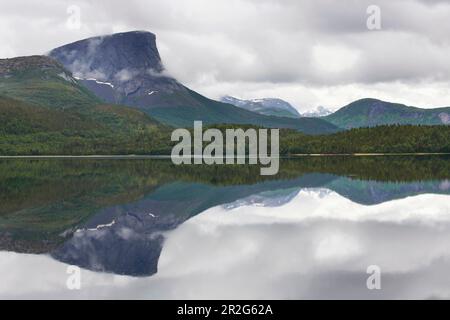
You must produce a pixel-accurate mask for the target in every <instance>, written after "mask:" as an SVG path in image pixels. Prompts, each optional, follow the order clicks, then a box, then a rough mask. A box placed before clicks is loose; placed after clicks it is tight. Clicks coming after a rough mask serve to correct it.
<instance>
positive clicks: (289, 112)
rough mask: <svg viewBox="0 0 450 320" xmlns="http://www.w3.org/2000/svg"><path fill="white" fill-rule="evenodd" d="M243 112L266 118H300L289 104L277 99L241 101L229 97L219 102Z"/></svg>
mask: <svg viewBox="0 0 450 320" xmlns="http://www.w3.org/2000/svg"><path fill="white" fill-rule="evenodd" d="M220 101H222V102H225V103H229V104H232V105H234V106H236V107H239V108H243V109H245V110H249V111H253V112H256V113H260V114H265V115H268V116H277V117H288V118H300V114H299V113H298V111H297V109H295V108H294V107H293V106H292V105H291V104H290V103H289V102H287V101H284V100H281V99H277V98H264V99H252V100H242V99H238V98H235V97H231V96H225V97H222V99H221V100H220Z"/></svg>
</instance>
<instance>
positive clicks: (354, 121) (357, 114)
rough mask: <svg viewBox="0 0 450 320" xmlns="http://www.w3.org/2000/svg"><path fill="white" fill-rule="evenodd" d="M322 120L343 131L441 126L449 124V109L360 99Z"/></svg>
mask: <svg viewBox="0 0 450 320" xmlns="http://www.w3.org/2000/svg"><path fill="white" fill-rule="evenodd" d="M322 119H324V120H326V121H329V122H330V123H333V124H334V125H336V126H338V127H340V128H343V129H350V128H360V127H373V126H378V125H389V124H413V125H442V124H450V107H448V108H436V109H421V108H416V107H409V106H406V105H403V104H398V103H390V102H385V101H381V100H377V99H362V100H357V101H355V102H352V103H350V104H349V105H347V106H345V107H343V108H341V109H339V110H338V111H336V112H335V113H333V114H331V115H329V116H326V117H323V118H322Z"/></svg>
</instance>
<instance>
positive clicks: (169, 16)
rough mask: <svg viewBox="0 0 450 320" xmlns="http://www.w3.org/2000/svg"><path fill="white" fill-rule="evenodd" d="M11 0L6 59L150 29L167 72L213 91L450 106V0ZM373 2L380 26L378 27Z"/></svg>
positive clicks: (3, 29) (299, 100)
mask: <svg viewBox="0 0 450 320" xmlns="http://www.w3.org/2000/svg"><path fill="white" fill-rule="evenodd" d="M0 2H1V3H0V5H1V10H0V57H1V58H6V57H14V56H19V55H30V54H42V53H45V52H47V51H49V50H50V49H52V48H54V47H57V46H60V45H62V44H65V43H68V42H72V41H76V40H79V39H83V38H87V37H90V36H96V35H102V34H108V33H114V32H120V31H130V30H147V31H151V32H153V33H155V34H156V36H157V44H158V47H159V51H160V53H161V56H162V59H163V63H164V64H165V66H166V68H167V70H168V72H169V73H170V74H172V75H173V76H174V77H176V78H177V79H178V80H180V81H181V82H182V83H184V84H185V85H187V86H189V87H191V88H193V89H195V90H197V91H199V92H200V93H202V94H205V95H207V96H209V97H211V98H219V97H220V96H222V95H226V94H229V95H233V96H237V97H239V98H262V97H279V98H282V99H285V100H287V101H289V102H291V103H292V104H293V105H294V106H295V107H297V108H298V109H299V110H300V111H304V110H309V109H314V108H315V107H317V106H318V105H323V106H326V107H330V108H337V107H341V106H343V105H345V104H347V103H349V102H351V101H353V100H355V99H359V98H364V97H375V98H380V99H384V100H389V101H395V102H401V103H406V104H409V105H415V106H419V107H436V106H450V19H449V17H450V1H439V0H369V1H366V0H361V1H357V0H340V1H335V0H304V1H302V0H285V1H283V0H278V1H275V0H223V1H222V0H150V1H149V0H127V1H123V0H122V1H119V0H113V1H111V0H108V1H98V0H95V1H94V0H81V1H75V0H72V1H66V0H40V1H39V2H37V1H25V0H15V1H6V0H0ZM74 5H75V6H77V7H78V8H79V9H80V20H79V21H80V24H77V23H76V21H77V20H76V19H75V20H74V17H75V16H76V9H75V11H74V10H73V6H74ZM370 5H377V6H378V7H379V8H380V13H381V29H380V30H369V28H368V27H367V19H368V18H371V17H372V16H371V15H370V14H368V13H367V8H368V7H369V6H370ZM74 21H75V22H74ZM371 21H372V20H371Z"/></svg>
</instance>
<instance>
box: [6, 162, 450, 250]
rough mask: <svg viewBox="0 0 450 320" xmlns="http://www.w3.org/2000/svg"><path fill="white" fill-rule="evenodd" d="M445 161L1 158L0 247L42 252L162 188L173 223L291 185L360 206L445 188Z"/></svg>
mask: <svg viewBox="0 0 450 320" xmlns="http://www.w3.org/2000/svg"><path fill="white" fill-rule="evenodd" d="M449 160H450V158H448V157H437V156H433V157H431V156H423V157H394V156H388V157H337V156H336V157H305V158H297V159H291V160H287V159H285V160H282V161H281V163H280V171H279V173H278V175H276V176H260V175H259V166H257V165H253V166H248V165H234V166H228V165H222V166H205V165H203V166H202V165H200V166H199V165H186V166H174V165H173V164H172V163H171V162H170V161H168V160H80V159H77V160H75V159H72V160H71V159H66V160H56V159H53V160H25V159H21V160H12V159H11V160H1V161H0V249H8V250H14V251H21V252H48V251H49V250H51V249H52V248H55V247H56V246H58V245H59V244H61V243H62V242H64V241H66V240H67V237H70V236H71V234H72V233H73V231H74V230H75V229H76V228H78V227H80V226H82V225H83V224H85V223H87V222H88V221H89V220H92V218H93V216H95V215H96V214H97V213H98V212H99V211H100V210H102V209H105V208H108V207H113V206H118V205H122V204H127V203H138V202H139V201H143V200H145V199H147V198H149V197H150V198H151V197H152V195H153V196H155V195H157V194H158V195H161V194H162V192H165V195H164V197H165V199H166V204H167V203H169V204H171V203H173V208H172V209H174V210H175V204H176V203H177V202H179V201H181V200H182V199H183V201H185V202H184V207H183V206H179V203H178V206H176V208H177V209H176V210H184V211H185V212H183V213H182V214H180V221H176V223H181V222H182V221H184V220H185V219H187V218H189V217H190V216H192V215H194V214H197V213H199V212H200V211H202V210H205V209H207V208H208V207H210V206H214V205H218V204H223V203H227V202H231V201H235V200H238V199H240V198H243V197H247V196H250V195H252V194H257V193H260V192H265V191H268V190H282V189H288V188H293V187H297V188H301V187H319V186H322V187H327V188H330V189H333V190H335V191H336V192H338V193H340V194H342V195H344V196H346V197H348V198H350V199H351V200H353V201H357V202H360V203H366V204H373V203H377V202H382V201H387V200H390V199H393V198H398V197H403V196H407V195H411V194H418V193H423V192H433V193H448V192H450V191H449V187H448V184H449V182H448V180H447V179H450V164H449V163H450V162H449ZM338 176H344V177H349V178H350V179H347V178H344V179H343V178H339V177H338ZM365 180H371V181H370V182H366V181H365ZM174 183H175V184H174ZM446 185H447V187H446ZM174 186H178V187H174ZM180 186H182V187H180ZM369 187H370V188H369ZM369 189H370V191H368V190H369ZM374 190H375V191H374ZM169 194H170V197H167V195H169ZM164 197H163V198H164ZM186 199H187V200H186ZM186 201H187V202H186ZM189 201H190V204H191V206H189V205H187V203H189ZM193 203H195V206H194V205H192V204H193ZM165 210H167V211H170V208H168V207H166V209H165ZM162 213H164V212H162ZM176 223H175V224H174V225H176Z"/></svg>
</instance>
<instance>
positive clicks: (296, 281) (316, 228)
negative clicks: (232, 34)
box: [0, 156, 450, 299]
mask: <svg viewBox="0 0 450 320" xmlns="http://www.w3.org/2000/svg"><path fill="white" fill-rule="evenodd" d="M449 160H450V158H448V157H440V156H420V157H411V156H409V157H407V156H404V157H400V156H398V157H394V156H389V157H315V158H314V157H311V158H309V157H305V158H298V159H290V160H288V159H286V160H283V161H281V163H280V172H279V173H278V174H277V175H276V176H265V177H262V176H260V175H259V167H258V166H194V165H192V166H174V165H172V164H171V162H170V161H167V160H155V159H153V160H126V159H122V160H117V159H115V160H108V159H101V160H100V159H97V160H92V159H91V160H89V159H47V160H44V159H33V160H30V159H2V160H0V298H2V299H7V298H40V299H45V298H89V299H96V298H98V299H101V298H119V299H126V298H137V299H316V298H319V299H329V298H337V299H347V298H358V299H380V298H387V299H399V298H406V299H446V298H450V276H449V275H448V270H449V268H450V201H449V200H450V161H449ZM70 266H77V267H79V268H80V288H79V289H74V290H70V289H69V288H68V286H67V283H68V280H69V278H70V277H71V276H72V275H73V274H70V272H72V271H73V270H74V269H71V267H70ZM369 266H375V267H376V268H378V269H377V270H379V271H380V273H379V274H378V275H379V277H378V280H380V286H381V288H380V289H373V290H369V289H368V287H367V279H368V278H369V277H370V276H371V273H367V268H368V267H369ZM68 272H69V273H68ZM69 287H70V285H69ZM72 289H73V288H72Z"/></svg>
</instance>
